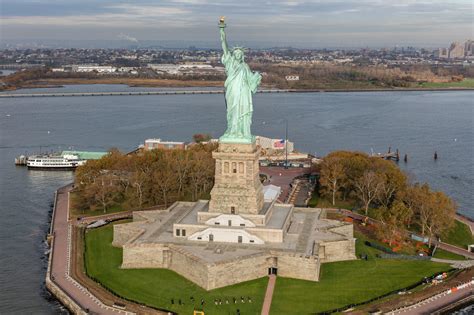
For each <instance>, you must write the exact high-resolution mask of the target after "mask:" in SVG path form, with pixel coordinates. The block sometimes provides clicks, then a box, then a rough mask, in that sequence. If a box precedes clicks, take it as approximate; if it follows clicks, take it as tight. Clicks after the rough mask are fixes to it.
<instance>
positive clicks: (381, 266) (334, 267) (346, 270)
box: [271, 234, 450, 314]
mask: <svg viewBox="0 0 474 315" xmlns="http://www.w3.org/2000/svg"><path fill="white" fill-rule="evenodd" d="M356 237H357V238H358V241H357V243H356V251H357V255H360V254H361V253H364V254H367V255H368V256H369V259H368V260H367V261H365V260H357V261H343V262H336V263H327V264H323V265H322V266H321V279H320V281H319V282H311V281H302V280H295V279H288V278H278V279H277V282H276V288H275V293H274V295H273V303H272V309H271V310H272V314H309V313H317V312H324V311H329V310H332V309H335V308H338V307H343V306H346V305H349V304H354V303H360V302H364V301H367V300H370V299H372V298H374V297H377V296H381V295H383V294H385V293H388V292H391V291H393V290H397V289H401V288H404V287H407V286H409V285H412V284H414V283H416V282H417V281H419V280H422V279H423V278H424V277H425V276H431V275H433V274H435V273H438V272H442V271H446V270H449V269H450V267H449V266H448V265H446V264H439V263H433V262H431V261H403V260H393V259H378V258H375V255H376V254H377V253H379V251H378V250H377V249H374V248H371V247H368V246H365V245H364V241H365V238H364V237H363V235H360V234H358V235H356Z"/></svg>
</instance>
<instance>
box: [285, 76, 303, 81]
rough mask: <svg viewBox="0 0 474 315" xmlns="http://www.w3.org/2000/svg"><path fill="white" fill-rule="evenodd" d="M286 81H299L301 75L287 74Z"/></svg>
mask: <svg viewBox="0 0 474 315" xmlns="http://www.w3.org/2000/svg"><path fill="white" fill-rule="evenodd" d="M285 80H286V81H299V80H300V76H299V75H287V76H285Z"/></svg>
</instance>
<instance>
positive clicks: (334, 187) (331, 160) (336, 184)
mask: <svg viewBox="0 0 474 315" xmlns="http://www.w3.org/2000/svg"><path fill="white" fill-rule="evenodd" d="M344 177H345V173H344V165H343V164H342V162H341V159H340V158H338V157H335V156H329V157H327V158H325V159H324V161H323V163H322V164H321V173H320V179H319V181H320V184H321V187H322V189H323V192H324V193H325V194H327V195H330V196H331V200H332V205H333V206H335V205H336V195H337V193H338V191H339V189H340V188H341V185H342V181H343V179H344Z"/></svg>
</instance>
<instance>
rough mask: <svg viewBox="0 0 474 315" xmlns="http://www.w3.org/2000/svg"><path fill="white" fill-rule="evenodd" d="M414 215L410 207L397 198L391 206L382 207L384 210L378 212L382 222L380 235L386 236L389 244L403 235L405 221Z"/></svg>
mask: <svg viewBox="0 0 474 315" xmlns="http://www.w3.org/2000/svg"><path fill="white" fill-rule="evenodd" d="M412 215H413V213H412V211H411V209H410V208H408V207H407V206H406V205H405V203H403V201H401V200H396V201H394V202H393V203H392V205H391V206H390V207H389V208H382V211H378V212H377V213H376V218H377V219H378V220H379V221H380V222H381V225H380V226H379V229H378V232H379V235H381V236H383V238H386V239H387V240H388V242H389V245H390V246H392V243H393V242H394V241H395V240H396V239H397V237H401V236H402V234H403V232H402V230H403V229H404V223H405V222H406V221H407V220H408V219H409V218H410V217H411V216H412Z"/></svg>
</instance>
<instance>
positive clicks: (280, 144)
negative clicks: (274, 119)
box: [273, 139, 285, 148]
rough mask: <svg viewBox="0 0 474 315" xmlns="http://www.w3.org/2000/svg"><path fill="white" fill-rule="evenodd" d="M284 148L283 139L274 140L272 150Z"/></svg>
mask: <svg viewBox="0 0 474 315" xmlns="http://www.w3.org/2000/svg"><path fill="white" fill-rule="evenodd" d="M284 146H285V139H281V140H276V141H275V142H274V143H273V147H274V148H283V147H284Z"/></svg>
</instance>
